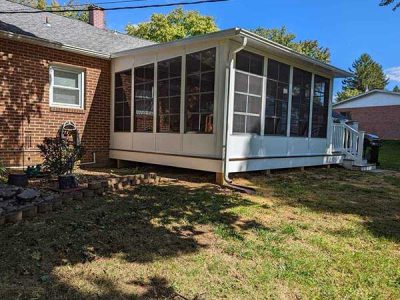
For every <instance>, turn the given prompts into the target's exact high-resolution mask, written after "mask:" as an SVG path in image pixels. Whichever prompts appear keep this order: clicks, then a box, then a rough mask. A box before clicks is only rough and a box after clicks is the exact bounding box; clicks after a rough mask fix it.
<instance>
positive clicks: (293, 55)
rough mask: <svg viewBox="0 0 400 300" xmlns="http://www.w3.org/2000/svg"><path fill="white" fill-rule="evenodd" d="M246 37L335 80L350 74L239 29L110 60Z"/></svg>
mask: <svg viewBox="0 0 400 300" xmlns="http://www.w3.org/2000/svg"><path fill="white" fill-rule="evenodd" d="M243 37H246V38H247V41H248V46H252V47H254V48H258V49H260V50H266V51H268V52H271V53H273V54H275V55H277V56H281V57H283V58H287V59H291V60H299V61H301V63H302V64H305V65H308V66H310V67H313V68H316V69H320V70H321V72H324V73H329V74H330V75H331V76H332V77H335V78H343V77H348V76H351V75H352V74H351V73H349V72H347V71H345V70H343V69H340V68H337V67H335V66H333V65H330V64H327V63H324V62H322V61H320V60H317V59H314V58H312V57H309V56H307V55H304V54H301V53H299V52H297V51H294V50H293V49H291V48H288V47H285V46H283V45H281V44H278V43H276V42H273V41H271V40H268V39H266V38H263V37H261V36H259V35H257V34H255V33H253V32H250V31H248V30H245V29H241V28H231V29H226V30H221V31H217V32H214V33H209V34H206V35H200V36H194V37H189V38H185V39H181V40H175V41H172V42H167V43H160V44H154V45H149V46H145V47H140V48H135V49H131V50H125V51H121V52H116V53H113V54H111V58H117V57H123V56H128V55H134V54H140V53H144V52H148V51H159V50H162V49H165V48H172V47H179V46H185V45H188V44H192V43H199V42H202V41H211V40H221V39H231V40H238V41H239V39H241V38H243Z"/></svg>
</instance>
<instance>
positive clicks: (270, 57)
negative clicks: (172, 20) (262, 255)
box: [110, 29, 349, 179]
mask: <svg viewBox="0 0 400 300" xmlns="http://www.w3.org/2000/svg"><path fill="white" fill-rule="evenodd" d="M348 75H349V73H348V72H346V71H343V70H340V69H338V68H336V67H333V66H331V65H328V64H325V63H322V62H320V61H317V60H314V59H312V58H309V57H307V56H304V55H301V54H299V53H297V52H295V51H293V50H291V49H289V48H286V47H283V46H281V45H279V44H276V43H274V42H271V41H269V40H266V39H264V38H262V37H259V36H257V35H255V34H253V33H251V32H248V31H245V30H242V29H230V30H225V31H220V32H217V33H212V34H208V35H204V36H199V37H193V38H187V39H183V40H179V41H174V42H169V43H164V44H156V45H151V46H147V47H143V48H139V49H134V50H128V51H124V52H120V53H115V54H114V55H113V57H112V87H113V91H114V92H113V93H112V97H111V98H112V99H111V112H112V118H111V119H112V121H111V141H110V157H111V158H113V159H117V160H120V161H123V160H127V161H138V162H145V163H152V164H159V165H168V166H175V167H181V168H189V169H198V170H204V171H209V172H215V173H217V175H218V176H217V178H219V179H221V178H222V179H223V178H226V179H227V178H228V174H229V173H233V172H245V171H254V170H270V169H279V168H290V167H304V166H314V165H330V164H337V163H341V162H342V160H343V155H342V153H340V152H336V151H334V150H335V149H334V148H333V144H332V134H333V122H332V118H331V111H332V91H333V80H334V79H335V78H340V77H346V76H348Z"/></svg>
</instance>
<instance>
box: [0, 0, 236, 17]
mask: <svg viewBox="0 0 400 300" xmlns="http://www.w3.org/2000/svg"><path fill="white" fill-rule="evenodd" d="M227 1H229V0H201V1H194V2H176V3H166V4H149V5H140V6H120V7H105V8H103V10H104V11H106V10H125V9H143V8H157V7H169V6H178V5H196V4H203V3H216V2H227ZM89 10H90V9H89V8H84V9H83V8H82V9H60V10H19V11H15V10H13V11H0V14H1V15H3V14H38V13H44V12H51V13H63V12H79V11H89Z"/></svg>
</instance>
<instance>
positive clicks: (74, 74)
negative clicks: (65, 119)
mask: <svg viewBox="0 0 400 300" xmlns="http://www.w3.org/2000/svg"><path fill="white" fill-rule="evenodd" d="M83 87H84V72H83V70H79V69H74V68H64V67H50V106H55V107H66V108H81V109H82V108H83V101H84V96H83V95H84V88H83Z"/></svg>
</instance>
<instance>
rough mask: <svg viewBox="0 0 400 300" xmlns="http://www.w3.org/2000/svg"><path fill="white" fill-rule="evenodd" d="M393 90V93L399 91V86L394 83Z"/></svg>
mask: <svg viewBox="0 0 400 300" xmlns="http://www.w3.org/2000/svg"><path fill="white" fill-rule="evenodd" d="M393 92H395V93H400V87H399V86H398V85H396V86H395V87H394V88H393Z"/></svg>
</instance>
